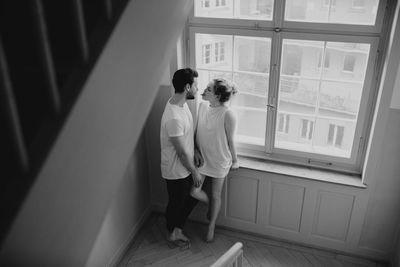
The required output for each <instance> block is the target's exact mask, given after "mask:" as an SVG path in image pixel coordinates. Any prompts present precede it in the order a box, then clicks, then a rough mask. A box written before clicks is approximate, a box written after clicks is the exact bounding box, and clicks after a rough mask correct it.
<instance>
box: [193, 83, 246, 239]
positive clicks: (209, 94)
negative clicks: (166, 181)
mask: <svg viewBox="0 0 400 267" xmlns="http://www.w3.org/2000/svg"><path fill="white" fill-rule="evenodd" d="M236 92H237V90H236V88H235V87H234V86H231V85H229V84H228V82H227V81H226V80H224V79H214V80H212V81H211V82H210V83H209V84H208V85H207V88H206V89H205V90H204V92H203V94H201V96H202V98H203V100H206V101H208V103H207V102H203V103H200V108H199V115H198V125H197V132H196V144H197V146H198V149H199V150H200V153H201V155H202V157H203V160H204V163H203V165H202V166H201V167H199V172H200V174H201V175H202V182H203V181H204V179H205V177H206V176H207V177H209V178H210V180H211V196H210V198H209V197H208V196H207V194H206V193H205V192H204V191H203V190H202V189H201V187H197V188H196V187H192V190H191V195H192V196H193V197H194V198H196V199H198V200H200V201H203V202H205V203H208V204H209V209H208V212H207V217H208V219H209V220H210V224H209V226H208V232H207V237H206V241H207V242H211V241H213V240H214V229H215V222H216V220H217V216H218V213H219V211H220V209H221V192H222V186H223V185H224V181H225V177H226V176H227V174H228V172H229V170H230V169H232V170H235V169H238V168H239V164H238V161H237V155H236V148H235V144H234V131H235V126H236V118H235V116H234V113H233V112H232V110H231V109H230V108H229V107H228V104H227V103H228V101H229V100H230V99H231V96H232V95H234V94H235V93H236Z"/></svg>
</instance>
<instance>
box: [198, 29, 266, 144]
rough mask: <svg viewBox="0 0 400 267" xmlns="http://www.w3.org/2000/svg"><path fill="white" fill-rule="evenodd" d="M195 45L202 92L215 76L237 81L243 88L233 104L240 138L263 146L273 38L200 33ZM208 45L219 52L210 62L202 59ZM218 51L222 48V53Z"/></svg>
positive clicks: (240, 88) (240, 87) (234, 98)
mask: <svg viewBox="0 0 400 267" xmlns="http://www.w3.org/2000/svg"><path fill="white" fill-rule="evenodd" d="M195 44H196V55H195V56H196V68H197V70H198V71H199V78H198V81H199V89H200V90H199V91H200V92H202V91H203V89H204V88H205V87H206V86H207V84H208V82H209V81H210V80H211V79H214V78H225V79H226V80H228V81H233V82H234V83H235V84H236V85H237V87H238V89H239V94H237V95H235V96H234V97H233V100H232V103H231V106H232V108H233V109H234V110H235V112H236V114H237V118H238V125H237V130H236V135H237V136H236V139H237V140H238V141H240V142H243V143H248V144H256V145H261V146H263V145H264V144H265V130H266V120H267V108H266V106H267V95H268V85H269V69H270V57H271V39H269V38H259V37H246V36H232V35H213V34H196V42H195ZM204 45H210V46H211V47H213V48H212V49H211V50H212V51H214V54H215V55H214V56H211V59H210V62H209V63H207V64H205V63H204V60H202V59H203V58H204V53H205V52H204V49H202V47H203V46H204ZM233 47H234V49H232V48H233ZM216 51H219V52H218V56H217V55H216V53H217V52H216ZM222 54H223V57H221V55H222ZM217 59H218V60H217Z"/></svg>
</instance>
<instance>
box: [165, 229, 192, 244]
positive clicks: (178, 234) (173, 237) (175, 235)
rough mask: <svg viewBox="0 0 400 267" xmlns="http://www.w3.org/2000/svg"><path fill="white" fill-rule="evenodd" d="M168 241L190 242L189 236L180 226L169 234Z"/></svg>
mask: <svg viewBox="0 0 400 267" xmlns="http://www.w3.org/2000/svg"><path fill="white" fill-rule="evenodd" d="M167 239H168V241H177V240H180V241H183V242H189V238H187V237H186V236H185V235H184V234H183V232H182V229H180V228H174V230H173V231H172V233H171V234H169V236H168V238H167Z"/></svg>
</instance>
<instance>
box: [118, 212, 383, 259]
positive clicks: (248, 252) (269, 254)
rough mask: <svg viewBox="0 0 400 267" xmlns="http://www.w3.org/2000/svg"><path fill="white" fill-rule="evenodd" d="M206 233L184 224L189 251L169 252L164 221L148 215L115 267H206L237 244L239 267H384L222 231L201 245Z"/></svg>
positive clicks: (192, 224)
mask: <svg viewBox="0 0 400 267" xmlns="http://www.w3.org/2000/svg"><path fill="white" fill-rule="evenodd" d="M206 229H207V227H206V225H204V224H200V223H195V222H188V223H187V224H186V226H185V229H184V232H185V233H186V235H187V236H188V237H189V238H190V239H191V247H190V248H189V249H181V248H179V247H172V248H171V247H169V246H168V244H167V243H166V241H165V237H166V230H165V220H164V217H163V216H162V215H160V214H152V215H151V217H150V218H149V220H148V221H147V222H146V224H145V226H144V227H143V228H142V229H141V230H140V232H139V234H138V236H137V238H136V239H135V241H134V242H133V243H132V244H131V245H130V247H129V249H128V251H127V252H126V254H125V256H124V257H123V258H122V260H121V262H120V263H119V264H118V266H119V267H126V266H129V267H133V266H135V267H136V266H162V267H168V266H171V267H172V266H173V267H178V266H191V267H194V266H209V265H211V264H212V263H213V262H214V261H215V260H216V259H217V258H219V257H220V256H221V255H222V254H223V253H224V252H226V250H228V249H229V248H230V247H231V246H232V245H233V244H234V243H235V242H237V241H240V242H242V243H243V245H244V261H243V266H277V267H278V266H324V267H325V266H326V267H331V266H332V267H361V266H376V267H378V266H379V267H382V266H386V265H384V264H382V263H376V262H373V261H369V260H366V259H362V258H356V257H350V256H345V255H340V254H336V253H333V252H329V251H324V250H317V249H313V248H308V247H303V246H298V245H293V244H290V243H285V242H281V241H276V240H271V239H265V238H260V237H256V236H253V235H247V234H243V233H238V232H234V231H228V230H225V229H217V230H216V235H215V240H214V242H213V243H205V242H204V241H203V237H204V234H205V232H206Z"/></svg>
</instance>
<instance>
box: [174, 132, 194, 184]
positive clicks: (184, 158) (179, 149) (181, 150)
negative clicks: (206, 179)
mask: <svg viewBox="0 0 400 267" xmlns="http://www.w3.org/2000/svg"><path fill="white" fill-rule="evenodd" d="M170 140H171V143H172V145H173V146H174V148H175V150H176V153H177V155H178V157H179V159H180V161H181V162H182V164H183V166H185V167H186V168H187V169H188V170H189V171H190V172H191V173H192V178H193V184H194V186H195V187H199V186H200V185H201V176H200V173H199V171H198V170H197V168H196V167H195V166H194V162H193V158H191V157H190V156H189V153H188V152H187V150H186V148H185V146H184V142H183V136H174V137H170Z"/></svg>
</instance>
